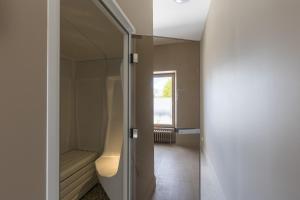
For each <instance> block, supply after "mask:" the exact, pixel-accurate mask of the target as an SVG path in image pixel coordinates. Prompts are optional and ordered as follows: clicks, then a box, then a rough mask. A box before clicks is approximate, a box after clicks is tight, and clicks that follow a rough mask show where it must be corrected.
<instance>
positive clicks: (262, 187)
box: [201, 0, 300, 200]
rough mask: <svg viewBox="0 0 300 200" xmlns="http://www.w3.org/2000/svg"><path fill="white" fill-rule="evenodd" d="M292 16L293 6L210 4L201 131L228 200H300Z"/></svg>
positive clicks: (257, 0)
mask: <svg viewBox="0 0 300 200" xmlns="http://www.w3.org/2000/svg"><path fill="white" fill-rule="evenodd" d="M299 9H300V1H296V0H285V1H282V0H252V1H248V0H228V1H222V0H213V1H212V5H211V9H210V14H209V17H208V22H207V26H206V31H205V36H204V39H203V41H202V49H201V51H202V53H201V55H202V57H201V61H202V64H201V66H202V82H201V84H202V98H201V101H202V109H201V110H202V116H201V119H202V123H201V128H202V131H204V134H205V153H206V154H207V155H208V157H209V158H210V160H211V161H212V163H213V166H214V168H215V170H216V174H217V176H218V179H219V181H220V183H221V186H222V188H223V190H224V192H225V194H226V196H227V199H228V200H253V199H255V200H283V199H286V200H298V199H300V190H299V185H300V154H299V152H300V134H299V131H300V123H299V119H300V105H299V102H300V67H299V66H300V56H299V55H300V37H299V36H300V20H299V19H300V12H299ZM201 184H205V183H201Z"/></svg>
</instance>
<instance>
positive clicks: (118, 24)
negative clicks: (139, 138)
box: [46, 0, 134, 200]
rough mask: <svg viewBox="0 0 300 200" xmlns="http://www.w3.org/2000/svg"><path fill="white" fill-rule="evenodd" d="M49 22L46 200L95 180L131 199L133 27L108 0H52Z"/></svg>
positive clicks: (76, 195)
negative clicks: (130, 62)
mask: <svg viewBox="0 0 300 200" xmlns="http://www.w3.org/2000/svg"><path fill="white" fill-rule="evenodd" d="M59 13H60V15H59ZM59 16H60V17H59ZM59 26H60V27H59ZM48 27H49V29H48V44H49V51H48V85H47V87H48V94H47V96H48V100H47V101H48V111H47V189H46V190H47V199H48V200H52V199H60V200H64V199H80V198H83V199H84V198H85V195H87V194H88V193H89V192H90V191H92V190H93V188H95V187H97V185H99V184H101V189H102V191H101V192H103V193H102V194H103V195H104V196H106V197H108V198H109V199H130V198H129V193H128V187H129V186H128V185H129V184H128V180H129V178H128V165H129V163H128V129H129V115H130V112H129V106H128V105H129V103H128V102H129V65H130V64H129V59H128V57H129V56H128V55H129V52H130V46H129V43H130V38H131V34H132V33H133V32H134V28H133V26H132V25H131V23H130V22H129V21H128V20H127V18H126V16H124V14H123V12H122V11H121V10H120V9H119V7H118V5H116V4H115V3H114V2H112V1H106V0H103V1H98V0H88V1H87V0H75V1H69V0H61V1H51V3H50V5H49V20H48ZM58 120H60V121H58ZM119 122H120V123H119ZM116 123H118V124H116ZM111 144H112V145H111ZM110 161H111V162H110ZM107 163H110V164H108V165H107ZM113 179H115V180H113ZM115 188H118V192H117V193H114V192H113V191H114V189H115ZM97 190H98V189H96V191H97ZM98 194H99V193H98ZM102 194H101V195H102Z"/></svg>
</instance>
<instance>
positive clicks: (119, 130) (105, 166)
mask: <svg viewBox="0 0 300 200" xmlns="http://www.w3.org/2000/svg"><path fill="white" fill-rule="evenodd" d="M106 87H107V106H108V122H107V130H106V135H105V146H104V151H103V154H102V155H101V157H100V158H99V159H97V160H96V169H97V171H98V173H99V175H100V176H103V177H112V176H114V175H116V174H117V172H118V169H119V165H120V157H121V153H122V143H123V90H122V81H121V78H120V76H111V77H108V78H107V82H106Z"/></svg>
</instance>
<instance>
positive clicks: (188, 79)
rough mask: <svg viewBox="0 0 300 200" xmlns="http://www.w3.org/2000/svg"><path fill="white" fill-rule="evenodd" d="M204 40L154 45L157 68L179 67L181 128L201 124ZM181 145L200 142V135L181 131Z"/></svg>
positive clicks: (177, 79)
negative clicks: (200, 72) (200, 66)
mask: <svg viewBox="0 0 300 200" xmlns="http://www.w3.org/2000/svg"><path fill="white" fill-rule="evenodd" d="M199 47H200V43H199V42H190V41H185V42H181V43H176V44H166V45H156V46H155V47H154V64H153V66H154V71H176V85H177V86H176V87H177V128H199V127H200V113H199V110H200V108H199V103H198V102H199V100H200V88H199V87H200V86H199V83H200V76H199V64H200V63H199V62H200V58H199V57H200V52H199ZM176 142H177V143H178V144H180V145H187V146H194V147H198V146H199V135H177V138H176Z"/></svg>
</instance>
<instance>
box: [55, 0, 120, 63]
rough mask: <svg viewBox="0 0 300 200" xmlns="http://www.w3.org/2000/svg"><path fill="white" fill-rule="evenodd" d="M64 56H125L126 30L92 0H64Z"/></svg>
mask: <svg viewBox="0 0 300 200" xmlns="http://www.w3.org/2000/svg"><path fill="white" fill-rule="evenodd" d="M60 37H61V56H62V57H65V58H69V59H72V60H76V61H79V60H95V59H104V58H106V59H107V58H120V57H122V56H123V34H122V33H121V32H120V31H119V30H118V28H117V27H116V26H115V25H114V24H113V23H112V22H111V21H110V20H109V19H108V18H107V17H106V16H105V15H104V14H103V13H102V12H101V11H100V9H99V8H98V7H97V6H96V5H95V4H94V3H93V2H92V1H87V0H62V1H61V36H60Z"/></svg>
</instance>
